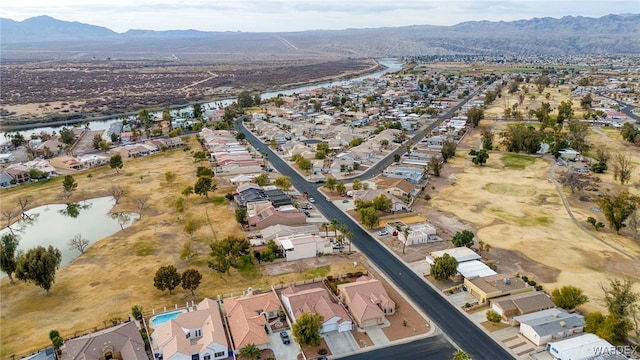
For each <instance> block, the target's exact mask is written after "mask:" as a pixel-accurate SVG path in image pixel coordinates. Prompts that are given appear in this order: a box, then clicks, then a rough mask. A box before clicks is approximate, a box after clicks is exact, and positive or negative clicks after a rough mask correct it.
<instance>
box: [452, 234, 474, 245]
mask: <svg viewBox="0 0 640 360" xmlns="http://www.w3.org/2000/svg"><path fill="white" fill-rule="evenodd" d="M474 236H475V235H474V234H473V233H472V232H471V231H469V230H462V231H457V232H456V233H455V235H453V238H452V239H451V242H452V243H453V246H456V247H460V246H466V247H471V245H473V237H474Z"/></svg>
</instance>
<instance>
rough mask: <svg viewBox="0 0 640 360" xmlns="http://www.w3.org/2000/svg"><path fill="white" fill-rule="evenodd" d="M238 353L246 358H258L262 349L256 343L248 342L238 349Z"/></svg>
mask: <svg viewBox="0 0 640 360" xmlns="http://www.w3.org/2000/svg"><path fill="white" fill-rule="evenodd" d="M238 355H240V356H242V357H243V358H246V359H251V360H256V359H257V358H258V357H259V356H260V349H258V347H257V346H255V345H254V344H248V345H247V346H245V347H243V348H242V349H240V351H238Z"/></svg>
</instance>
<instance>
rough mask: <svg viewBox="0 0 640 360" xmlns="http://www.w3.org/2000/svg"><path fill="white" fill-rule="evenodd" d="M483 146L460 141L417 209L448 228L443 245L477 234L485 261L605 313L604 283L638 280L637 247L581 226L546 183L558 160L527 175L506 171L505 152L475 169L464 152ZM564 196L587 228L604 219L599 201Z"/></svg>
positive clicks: (539, 163)
mask: <svg viewBox="0 0 640 360" xmlns="http://www.w3.org/2000/svg"><path fill="white" fill-rule="evenodd" d="M593 136H594V135H591V136H590V137H589V140H592V137H593ZM478 141H479V137H478V136H477V134H471V136H469V137H467V138H465V140H463V143H461V145H460V146H459V148H458V149H459V151H458V153H457V156H456V157H455V158H454V159H451V160H450V161H449V164H448V165H447V166H445V171H444V173H443V174H442V176H441V177H440V178H433V179H432V181H431V182H430V184H429V186H428V190H427V192H428V193H429V194H431V196H432V200H431V201H430V202H429V203H428V204H426V203H425V202H424V200H421V201H422V202H418V203H417V204H416V206H415V207H414V210H415V211H416V212H418V213H420V214H421V215H425V216H426V218H427V219H428V220H429V221H430V222H432V223H434V224H435V225H436V227H437V228H438V230H439V231H440V230H441V229H446V231H447V233H445V234H444V236H443V238H445V240H447V239H450V236H451V234H452V233H454V232H455V231H459V230H461V229H465V228H466V229H469V230H472V231H473V232H474V233H475V234H476V238H475V240H476V241H478V240H482V241H484V242H485V243H487V244H490V245H491V247H492V248H491V250H490V252H489V253H488V254H487V253H483V256H486V257H487V258H488V259H490V260H492V261H495V262H496V263H497V264H498V270H499V271H504V272H509V273H521V274H525V275H528V276H529V277H530V278H533V279H535V280H536V281H538V282H540V283H542V285H543V286H544V287H545V289H546V290H547V291H551V290H552V289H553V288H556V287H560V286H563V285H576V286H578V287H580V288H582V289H583V290H584V292H585V293H586V295H587V296H589V298H590V299H591V301H590V302H589V303H588V304H586V305H585V306H584V307H583V308H584V310H586V311H591V310H603V303H602V301H601V299H602V298H603V294H602V290H601V289H600V285H601V284H605V285H606V284H608V282H609V279H610V278H612V277H621V276H634V277H635V278H636V279H638V278H639V277H640V262H639V261H638V257H640V243H639V242H638V241H635V240H633V239H631V238H630V234H629V233H625V232H623V233H622V236H618V235H615V233H612V232H611V231H610V230H608V229H604V230H602V231H600V232H598V233H595V237H593V236H591V234H588V233H585V231H584V230H583V229H581V228H579V227H578V226H576V224H575V223H574V222H573V221H572V219H571V218H570V217H569V215H568V214H567V211H566V210H565V208H564V206H563V204H562V201H561V197H560V195H559V193H558V191H557V190H556V188H555V186H554V184H553V183H552V182H550V181H549V176H550V171H549V169H550V167H551V166H555V165H553V162H550V161H548V160H545V159H541V158H534V159H532V160H530V161H528V162H527V163H528V164H527V165H526V166H525V168H524V170H513V169H510V168H507V167H506V166H505V164H504V162H503V161H502V157H503V154H502V153H500V152H491V154H490V158H489V161H488V162H487V164H486V166H483V167H478V166H474V165H472V164H471V161H470V158H471V157H470V156H468V155H467V153H468V149H470V148H477V146H478ZM594 142H595V141H594ZM634 160H635V161H637V152H636V154H634ZM609 177H610V175H605V176H603V177H602V181H603V182H607V181H609V180H610V179H609ZM432 186H433V187H434V188H431V187H432ZM564 193H565V195H566V196H567V197H568V200H569V203H570V204H571V209H572V211H573V212H574V215H575V217H576V219H577V220H578V221H584V222H585V223H586V217H587V216H595V217H597V218H599V220H601V221H603V222H605V220H604V218H603V216H602V214H600V213H596V212H594V211H593V210H592V209H593V208H596V207H597V205H596V204H595V202H584V201H580V200H579V197H580V195H579V194H573V195H572V194H570V191H569V190H564ZM594 201H595V199H594ZM608 243H611V244H615V246H616V247H617V248H619V249H621V250H622V251H615V250H614V249H612V248H610V247H609V246H607V244H608ZM400 249H401V248H400ZM396 251H397V250H396ZM424 252H426V251H424V250H423V253H424ZM420 256H422V254H420ZM638 285H640V284H638ZM636 289H638V290H640V286H637V287H636Z"/></svg>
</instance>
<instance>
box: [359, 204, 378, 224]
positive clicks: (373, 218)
mask: <svg viewBox="0 0 640 360" xmlns="http://www.w3.org/2000/svg"><path fill="white" fill-rule="evenodd" d="M358 218H359V219H360V222H361V223H362V225H364V226H366V227H368V228H369V229H373V228H374V227H376V226H378V220H379V218H378V212H377V211H376V208H375V207H373V206H368V207H363V208H360V209H358Z"/></svg>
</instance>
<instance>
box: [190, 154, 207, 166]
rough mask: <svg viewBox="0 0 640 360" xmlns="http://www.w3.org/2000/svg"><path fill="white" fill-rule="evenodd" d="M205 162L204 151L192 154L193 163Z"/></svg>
mask: <svg viewBox="0 0 640 360" xmlns="http://www.w3.org/2000/svg"><path fill="white" fill-rule="evenodd" d="M205 160H207V153H206V152H205V151H196V152H194V153H193V162H197V163H199V162H203V161H205Z"/></svg>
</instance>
